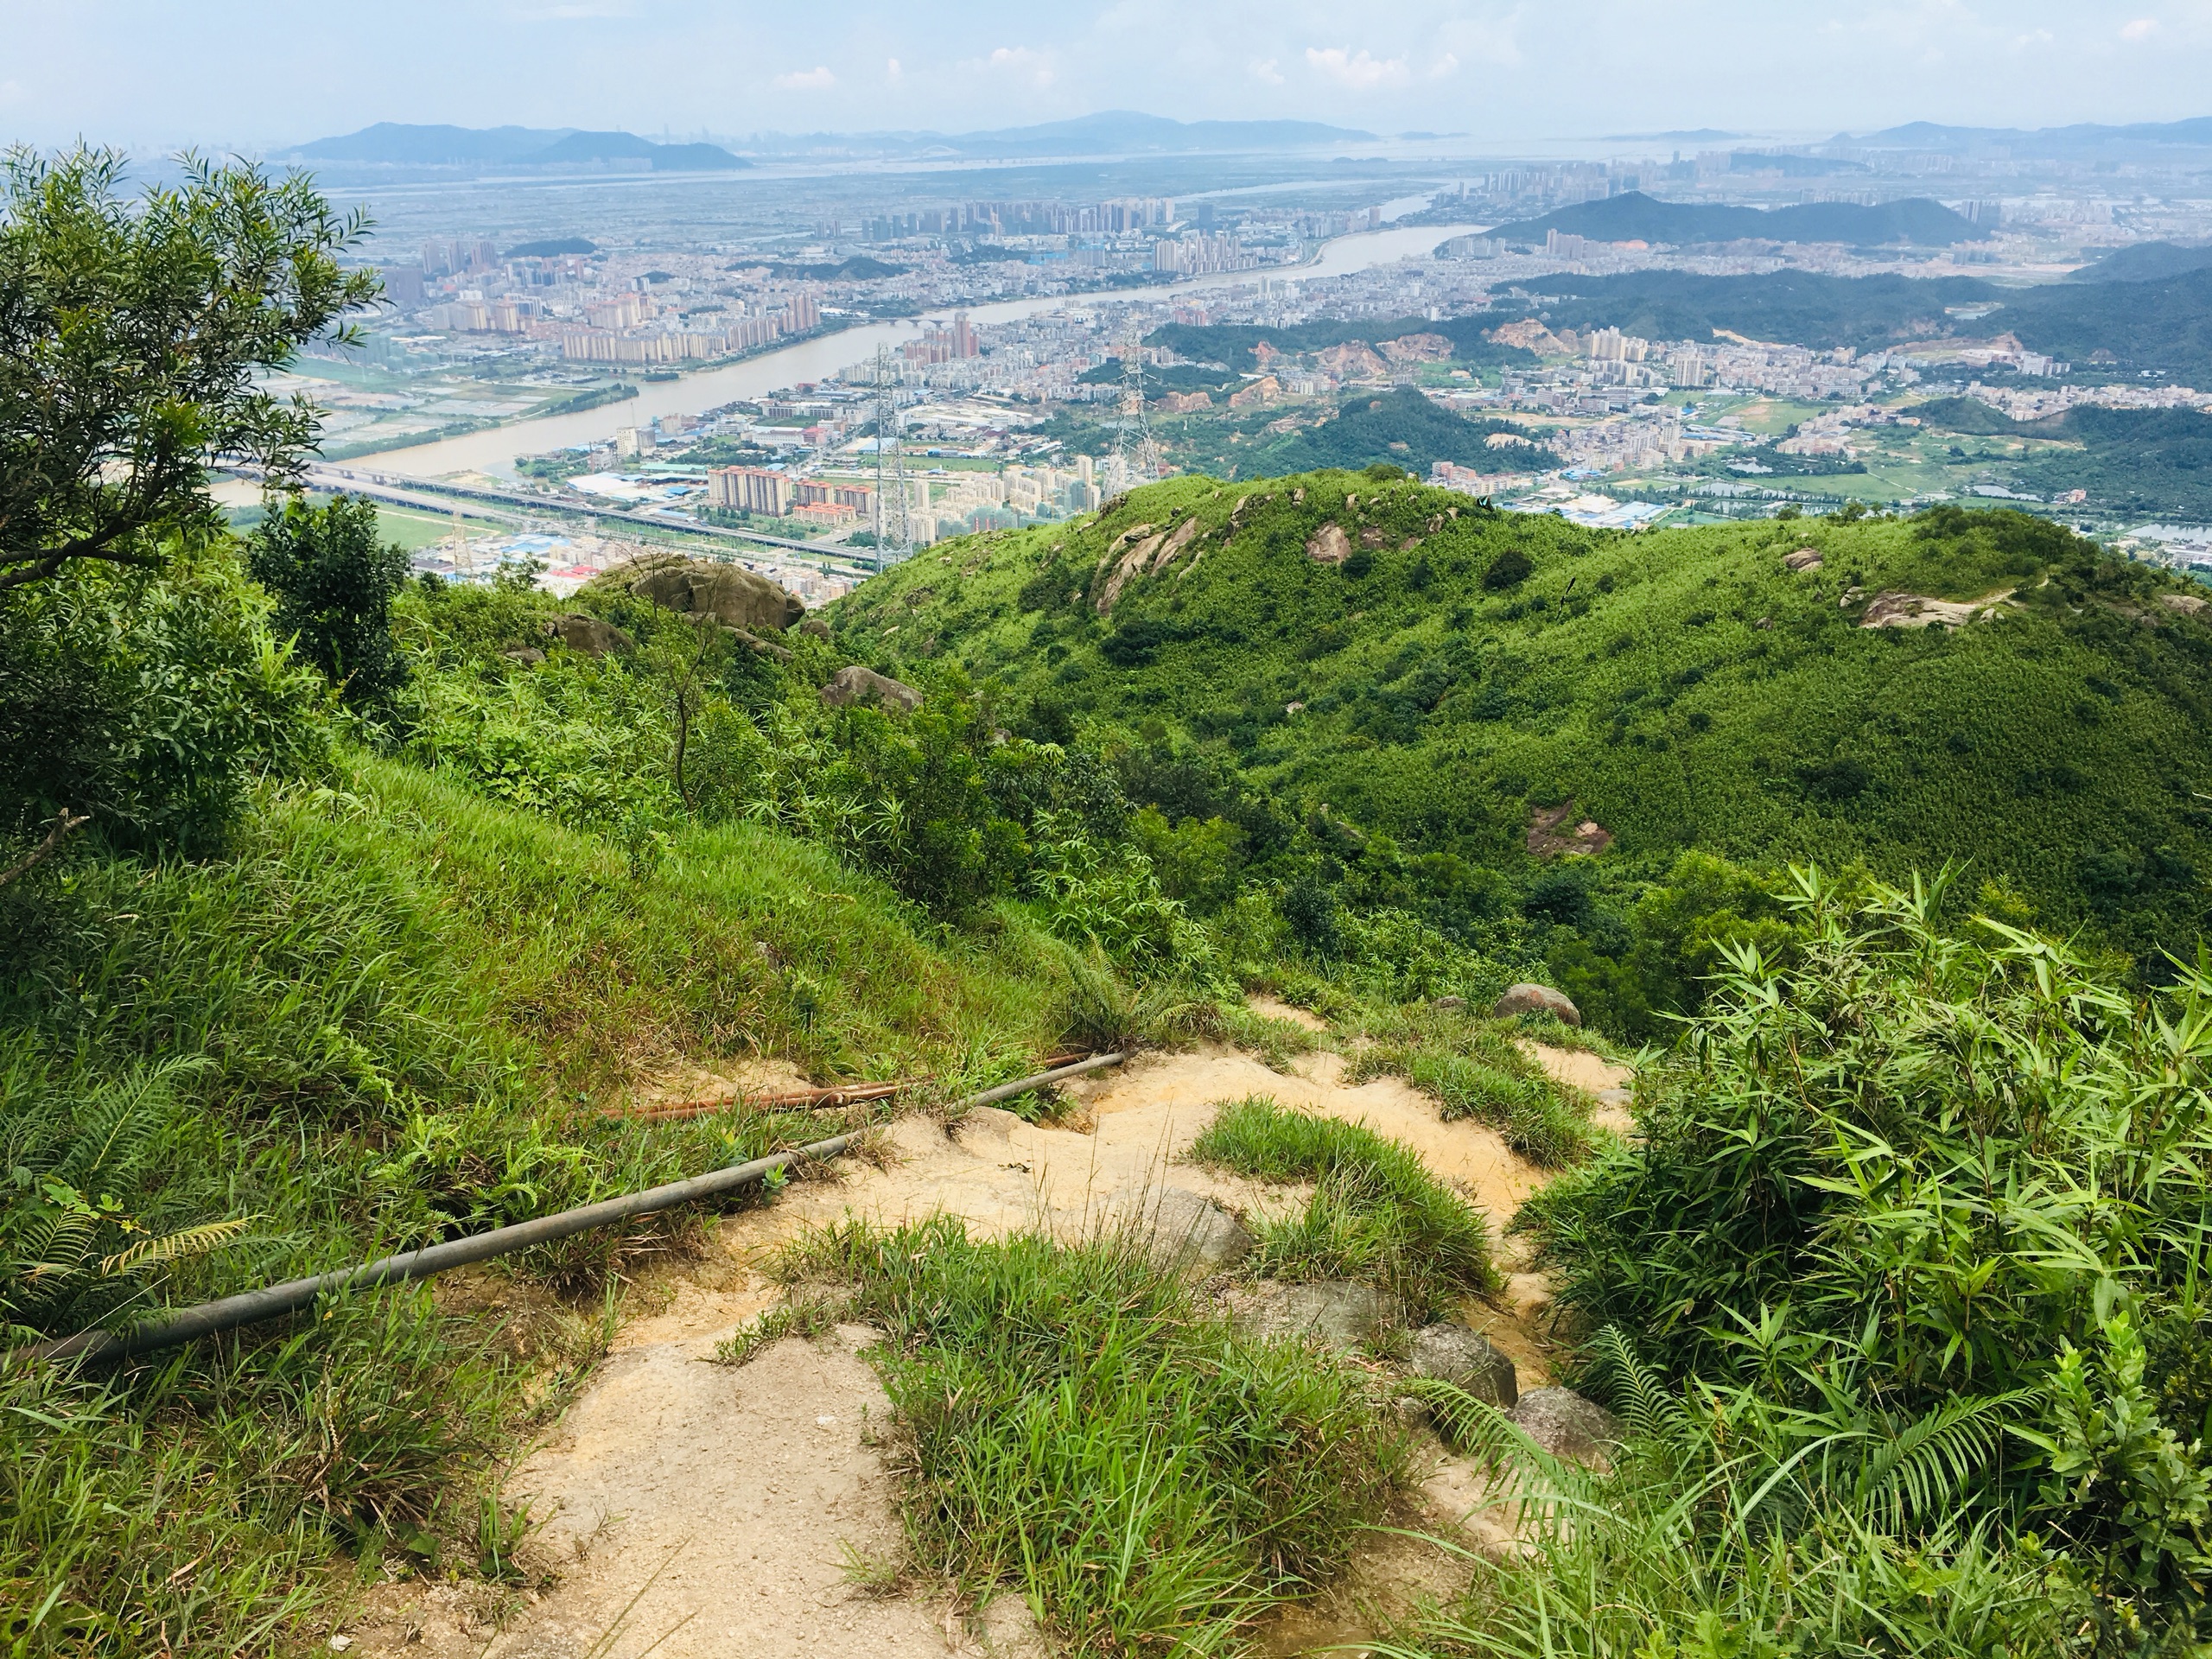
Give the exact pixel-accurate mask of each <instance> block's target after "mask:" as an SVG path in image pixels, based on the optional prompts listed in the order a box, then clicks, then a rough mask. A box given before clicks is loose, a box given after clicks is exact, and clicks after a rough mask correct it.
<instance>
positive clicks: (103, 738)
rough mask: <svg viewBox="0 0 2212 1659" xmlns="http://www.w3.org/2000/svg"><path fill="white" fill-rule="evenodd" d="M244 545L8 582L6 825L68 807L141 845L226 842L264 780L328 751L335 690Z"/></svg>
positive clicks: (3, 646)
mask: <svg viewBox="0 0 2212 1659" xmlns="http://www.w3.org/2000/svg"><path fill="white" fill-rule="evenodd" d="M268 615H269V603H268V601H267V599H266V598H265V597H264V595H263V594H261V593H260V591H259V590H258V589H257V588H253V587H251V585H249V584H248V583H247V582H245V578H244V576H243V575H242V573H241V572H240V570H239V569H238V563H237V559H236V556H235V553H234V551H233V550H232V546H231V545H230V544H229V543H226V542H224V541H220V540H218V541H213V542H209V543H204V544H200V545H194V546H177V547H175V548H173V549H171V550H169V552H168V568H167V569H166V570H165V571H164V572H163V573H162V575H158V576H157V575H153V574H151V573H149V572H147V571H143V570H137V569H118V568H114V567H99V568H88V566H87V565H86V564H79V565H77V566H75V567H74V568H73V569H72V570H71V571H70V572H69V574H67V575H63V576H60V577H57V578H54V580H52V581H48V582H36V583H32V584H29V585H28V586H24V587H19V588H14V589H12V590H10V591H8V592H6V593H4V594H0V833H6V832H13V833H18V834H20V833H21V832H22V831H23V830H25V829H29V827H30V826H31V825H32V824H33V823H36V822H38V821H39V820H41V819H45V818H50V817H53V816H54V813H56V812H57V811H59V810H60V809H61V808H62V807H64V806H67V807H72V808H73V809H75V810H78V811H79V812H83V813H89V814H90V815H91V816H92V822H93V825H94V827H95V829H97V830H98V831H99V833H101V834H102V835H105V836H106V837H107V838H108V839H109V840H110V841H111V842H115V843H118V844H120V845H125V846H133V847H140V848H146V849H163V850H177V851H182V852H185V853H188V854H196V853H201V852H205V851H207V850H210V849H213V848H215V847H218V846H219V845H220V843H221V842H222V841H223V839H224V837H225V836H226V835H227V834H228V833H229V832H230V830H231V829H232V826H233V825H234V824H236V823H237V822H238V817H239V816H240V814H241V813H243V812H244V811H245V806H246V801H247V797H248V793H249V791H250V788H251V784H252V781H253V779H256V778H257V777H261V776H265V775H269V774H270V773H278V774H282V773H286V772H299V771H302V770H306V769H310V768H312V767H314V766H316V765H317V764H319V763H320V762H321V760H322V759H323V758H324V757H325V756H326V755H327V752H328V743H329V734H328V728H327V722H326V721H325V719H324V715H323V707H322V705H323V698H324V695H325V694H324V693H323V691H322V690H321V685H320V683H319V682H318V681H317V679H316V677H315V675H314V673H313V672H312V671H309V670H308V669H307V668H305V667H303V666H302V665H301V664H297V663H296V662H294V661H293V660H292V658H290V656H289V654H288V653H287V652H286V650H285V648H284V647H283V645H281V644H279V643H278V642H277V639H275V638H274V637H273V636H272V635H271V633H270V630H269V626H268Z"/></svg>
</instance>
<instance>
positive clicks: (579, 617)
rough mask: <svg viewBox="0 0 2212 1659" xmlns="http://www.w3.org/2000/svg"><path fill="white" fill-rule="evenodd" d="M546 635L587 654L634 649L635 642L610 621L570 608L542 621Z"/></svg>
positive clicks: (602, 654) (588, 655) (636, 643)
mask: <svg viewBox="0 0 2212 1659" xmlns="http://www.w3.org/2000/svg"><path fill="white" fill-rule="evenodd" d="M545 632H546V636H547V637H548V638H549V639H558V640H559V641H560V642H561V643H562V644H563V645H566V646H567V647H568V648H569V650H570V651H580V652H583V654H584V655H585V656H587V657H604V656H606V655H607V652H610V651H634V650H635V649H636V648H637V645H638V642H637V641H636V640H634V639H632V638H631V637H630V636H629V635H628V634H626V633H625V632H622V630H621V629H620V628H618V627H616V626H614V625H613V623H612V622H602V621H601V620H599V618H597V617H595V616H585V615H583V614H582V613H581V612H576V611H571V612H570V613H569V614H568V615H566V616H556V617H555V618H554V619H553V620H551V621H550V622H548V623H547V624H546V625H545Z"/></svg>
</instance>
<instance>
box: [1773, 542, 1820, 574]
mask: <svg viewBox="0 0 2212 1659" xmlns="http://www.w3.org/2000/svg"><path fill="white" fill-rule="evenodd" d="M1822 563H1824V561H1823V560H1822V559H1821V552H1820V550H1819V549H1818V548H1815V547H1801V548H1799V549H1798V550H1796V552H1795V553H1785V554H1783V556H1782V568H1783V569H1785V570H1795V571H1796V572H1798V573H1799V574H1801V575H1802V574H1803V573H1804V572H1805V571H1808V570H1817V569H1820V568H1821V564H1822Z"/></svg>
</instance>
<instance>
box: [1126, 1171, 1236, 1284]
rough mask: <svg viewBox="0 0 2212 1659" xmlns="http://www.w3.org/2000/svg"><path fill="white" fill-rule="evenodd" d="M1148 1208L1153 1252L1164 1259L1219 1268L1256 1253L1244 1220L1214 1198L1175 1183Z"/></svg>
mask: <svg viewBox="0 0 2212 1659" xmlns="http://www.w3.org/2000/svg"><path fill="white" fill-rule="evenodd" d="M1147 1209H1148V1211H1150V1215H1149V1220H1150V1222H1151V1234H1152V1249H1153V1252H1154V1255H1158V1256H1160V1258H1161V1259H1163V1260H1166V1261H1171V1262H1192V1263H1194V1264H1196V1265H1198V1266H1200V1267H1205V1268H1217V1269H1218V1268H1233V1267H1235V1266H1236V1264H1237V1263H1238V1262H1242V1261H1243V1259H1244V1258H1245V1257H1246V1256H1247V1255H1250V1254H1251V1253H1252V1235H1251V1234H1249V1232H1247V1231H1245V1230H1244V1224H1243V1223H1242V1222H1240V1221H1238V1220H1237V1219H1236V1217H1234V1216H1232V1215H1230V1213H1229V1211H1226V1210H1224V1209H1223V1208H1222V1207H1221V1206H1220V1205H1217V1204H1216V1203H1214V1202H1213V1201H1212V1200H1211V1199H1209V1198H1200V1197H1199V1196H1198V1194H1197V1193H1195V1192H1185V1191H1184V1190H1183V1189H1182V1188H1181V1187H1179V1186H1171V1187H1169V1188H1168V1189H1167V1190H1166V1192H1162V1193H1160V1195H1159V1197H1158V1198H1157V1199H1156V1200H1155V1201H1154V1203H1152V1204H1150V1205H1147Z"/></svg>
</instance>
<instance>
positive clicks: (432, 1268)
mask: <svg viewBox="0 0 2212 1659" xmlns="http://www.w3.org/2000/svg"><path fill="white" fill-rule="evenodd" d="M1124 1058H1127V1056H1125V1055H1122V1054H1119V1053H1115V1054H1101V1055H1096V1056H1095V1057H1093V1058H1090V1059H1088V1060H1078V1061H1077V1062H1076V1064H1074V1065H1063V1066H1059V1067H1057V1068H1056V1069H1054V1070H1052V1071H1040V1072H1039V1073H1038V1074H1037V1075H1036V1076H1035V1077H1024V1078H1022V1079H1021V1080H1020V1081H1019V1082H1017V1083H1007V1084H1000V1085H999V1086H998V1087H997V1088H995V1089H987V1090H984V1091H983V1092H982V1094H980V1095H976V1096H971V1097H970V1098H969V1099H967V1100H963V1101H962V1102H961V1103H960V1106H959V1108H958V1109H961V1110H968V1109H973V1108H975V1107H978V1106H988V1105H990V1104H992V1103H994V1102H996V1101H1001V1100H1007V1099H1011V1098H1012V1097H1013V1096H1015V1095H1020V1094H1026V1093H1027V1092H1028V1091H1029V1090H1032V1089H1036V1088H1040V1087H1042V1086H1043V1085H1045V1084H1049V1083H1053V1082H1056V1081H1058V1079H1060V1078H1062V1077H1074V1076H1075V1075H1076V1074H1077V1073H1078V1072H1083V1071H1096V1070H1097V1069H1098V1068H1099V1067H1100V1066H1102V1065H1114V1064H1115V1063H1116V1062H1117V1061H1119V1060H1122V1059H1124ZM856 1135H857V1131H849V1132H848V1133H846V1134H844V1135H833V1136H831V1137H830V1138H829V1140H827V1141H816V1142H815V1143H814V1144H813V1145H812V1146H810V1147H800V1148H799V1149H798V1151H796V1152H779V1153H777V1154H773V1155H772V1156H771V1157H767V1158H755V1159H753V1160H752V1161H751V1162H750V1163H743V1164H734V1165H732V1166H730V1167H728V1168H727V1169H716V1170H710V1171H709V1172H708V1173H706V1174H704V1175H695V1176H693V1177H692V1178H691V1179H690V1180H687V1181H670V1182H668V1183H666V1184H665V1185H661V1186H653V1187H648V1188H646V1189H645V1191H644V1192H630V1193H626V1194H624V1195H623V1196H622V1197H620V1198H602V1199H601V1200H600V1202H598V1203H597V1204H587V1205H579V1206H578V1207H577V1208H575V1209H574V1210H563V1211H557V1212H556V1213H555V1214H553V1215H550V1216H540V1217H537V1219H536V1220H535V1221H520V1222H517V1223H516V1224H514V1225H513V1226H512V1227H495V1228H493V1230H491V1231H490V1232H488V1233H474V1234H471V1235H470V1236H468V1237H467V1238H455V1239H448V1241H446V1243H442V1244H428V1245H425V1246H423V1248H422V1249H418V1250H407V1251H404V1252H403V1253H401V1254H400V1255H387V1256H385V1257H383V1258H382V1259H380V1260H378V1261H375V1262H360V1263H357V1264H356V1265H355V1266H353V1267H350V1268H338V1269H337V1270H336V1271H334V1272H332V1273H326V1274H318V1275H317V1276H316V1277H315V1278H312V1279H293V1280H289V1281H286V1282H285V1283H283V1284H281V1285H269V1286H266V1287H264V1288H262V1289H260V1290H249V1291H245V1292H242V1293H240V1294H238V1295H236V1296H226V1297H224V1298H223V1299H222V1300H220V1301H214V1302H202V1303H201V1304H200V1306H197V1307H188V1308H186V1309H185V1310H184V1311H183V1312H181V1313H172V1314H170V1315H169V1316H168V1318H166V1319H156V1320H153V1321H151V1322H149V1323H148V1324H145V1325H137V1326H134V1327H132V1328H131V1329H130V1330H126V1331H79V1332H78V1333H77V1334H76V1335H75V1336H73V1337H63V1338H59V1339H57V1340H55V1341H53V1342H41V1343H33V1344H29V1345H28V1346H26V1347H23V1348H21V1349H17V1350H16V1351H13V1352H11V1353H9V1354H7V1355H6V1356H5V1357H6V1358H8V1359H10V1360H21V1359H32V1360H37V1359H76V1358H82V1359H83V1360H84V1361H85V1362H86V1363H87V1364H106V1363H113V1362H115V1361H118V1360H123V1359H129V1358H130V1357H133V1356H134V1355H137V1354H146V1353H152V1352H153V1351H156V1349H161V1348H174V1347H175V1346H177V1344H180V1343H186V1342H190V1341H192V1340H194V1338H199V1337H212V1336H213V1335H215V1334H216V1333H217V1332H223V1331H235V1330H236V1329H238V1326H240V1325H255V1324H258V1323H259V1322H260V1321H261V1320H263V1319H276V1318H277V1317H278V1316H279V1315H281V1314H285V1313H297V1312H298V1311H299V1310H300V1309H302V1308H303V1307H309V1306H313V1305H314V1303H315V1298H317V1297H318V1296H321V1295H323V1294H327V1293H328V1292H332V1291H338V1290H373V1289H375V1288H377V1287H378V1286H380V1285H391V1284H400V1283H404V1282H405V1281H408V1280H410V1279H427V1278H428V1277H429V1276H430V1274H434V1273H444V1272H446V1271H447V1270H448V1269H449V1268H464V1267H467V1266H468V1265H469V1264H470V1263H471V1262H486V1261H489V1260H490V1259H491V1258H492V1257H493V1256H495V1255H508V1254H510V1253H512V1252H513V1251H515V1250H522V1249H529V1248H530V1247H531V1245H533V1244H550V1243H552V1242H553V1241H554V1240H556V1239H561V1238H568V1237H569V1236H573V1235H575V1234H576V1233H583V1232H589V1231H590V1230H592V1229H593V1228H594V1227H604V1226H606V1225H607V1224H609V1223H610V1222H617V1221H627V1220H629V1219H630V1218H631V1217H632V1216H646V1215H651V1214H652V1213H653V1212H654V1211H659V1210H671V1209H674V1208H675V1207H676V1206H677V1205H679V1204H689V1203H690V1202H692V1201H693V1200H694V1199H696V1198H713V1197H715V1196H716V1195H717V1194H719V1193H723V1192H734V1191H736V1190H737V1189H738V1188H739V1187H741V1186H749V1185H752V1184H753V1182H755V1181H758V1180H760V1179H762V1178H763V1177H765V1176H767V1175H769V1174H771V1173H773V1172H775V1171H777V1170H779V1169H788V1168H790V1167H791V1165H793V1164H795V1163H798V1162H799V1161H800V1160H802V1159H809V1160H819V1159H824V1158H835V1157H836V1156H838V1155H839V1154H841V1153H842V1152H844V1151H845V1150H846V1148H847V1147H850V1146H851V1145H852V1143H853V1141H854V1140H855V1136H856Z"/></svg>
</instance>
